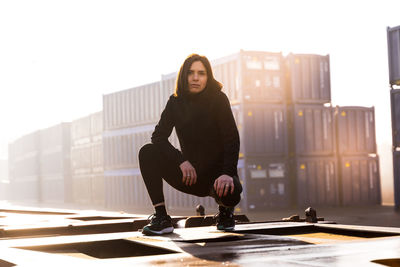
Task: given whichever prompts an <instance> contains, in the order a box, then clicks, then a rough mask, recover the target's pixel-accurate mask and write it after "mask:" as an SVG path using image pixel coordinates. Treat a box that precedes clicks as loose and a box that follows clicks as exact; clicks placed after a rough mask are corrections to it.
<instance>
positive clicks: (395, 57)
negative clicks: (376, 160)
mask: <svg viewBox="0 0 400 267" xmlns="http://www.w3.org/2000/svg"><path fill="white" fill-rule="evenodd" d="M387 39H388V56H389V58H388V62H389V84H390V102H391V111H392V112H391V113H392V153H393V178H394V204H395V208H396V210H400V26H397V27H393V28H390V27H387Z"/></svg>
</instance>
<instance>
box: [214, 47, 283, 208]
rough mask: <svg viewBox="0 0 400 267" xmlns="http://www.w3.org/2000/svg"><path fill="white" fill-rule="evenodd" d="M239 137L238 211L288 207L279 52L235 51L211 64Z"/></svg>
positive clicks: (281, 62)
mask: <svg viewBox="0 0 400 267" xmlns="http://www.w3.org/2000/svg"><path fill="white" fill-rule="evenodd" d="M213 69H214V74H215V77H216V79H217V80H219V81H221V82H222V83H223V84H224V88H223V90H224V92H225V93H226V94H227V95H228V97H229V99H230V101H231V105H232V111H233V114H234V117H235V120H236V123H237V126H238V130H239V135H240V138H241V140H240V143H241V147H240V160H239V164H238V169H239V177H240V179H241V182H242V184H243V194H242V196H243V197H242V201H241V207H242V209H243V210H244V211H246V210H263V209H266V208H269V207H286V206H288V205H289V199H290V197H289V196H290V190H289V172H288V171H287V170H288V140H287V118H286V103H285V68H284V60H283V56H282V54H281V53H269V52H257V51H240V52H239V53H237V54H234V55H231V56H229V57H225V58H221V59H218V60H216V61H214V62H213Z"/></svg>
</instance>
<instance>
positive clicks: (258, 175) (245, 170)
mask: <svg viewBox="0 0 400 267" xmlns="http://www.w3.org/2000/svg"><path fill="white" fill-rule="evenodd" d="M241 161H242V162H240V163H239V165H240V166H239V170H240V171H239V176H240V177H239V178H240V180H241V181H242V184H243V193H242V196H243V199H242V201H241V205H242V207H243V210H244V211H246V210H250V211H251V210H266V209H268V208H283V207H289V205H290V203H291V188H290V179H289V162H288V159H287V158H284V157H246V158H244V159H242V160H241ZM241 165H243V166H241Z"/></svg>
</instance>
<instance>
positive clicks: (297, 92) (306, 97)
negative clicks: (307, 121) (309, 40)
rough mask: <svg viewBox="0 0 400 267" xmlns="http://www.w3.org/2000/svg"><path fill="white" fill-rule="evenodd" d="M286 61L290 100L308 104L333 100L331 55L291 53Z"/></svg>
mask: <svg viewBox="0 0 400 267" xmlns="http://www.w3.org/2000/svg"><path fill="white" fill-rule="evenodd" d="M286 62H287V64H286V65H287V72H288V76H289V82H288V87H287V89H288V100H289V102H292V103H307V104H311V103H314V104H323V103H330V102H331V79H330V66H329V55H326V56H321V55H314V54H289V55H288V56H287V57H286Z"/></svg>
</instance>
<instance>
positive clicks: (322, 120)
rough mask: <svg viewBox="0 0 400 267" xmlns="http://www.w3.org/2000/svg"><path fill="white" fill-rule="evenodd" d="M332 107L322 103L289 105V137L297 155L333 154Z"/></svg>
mask: <svg viewBox="0 0 400 267" xmlns="http://www.w3.org/2000/svg"><path fill="white" fill-rule="evenodd" d="M333 117H334V108H332V107H324V106H323V105H312V104H309V105H306V104H294V105H291V106H290V119H291V120H292V122H291V123H290V125H291V130H290V138H291V139H293V141H292V142H291V143H293V144H292V145H293V148H291V151H293V152H294V153H295V154H296V155H297V156H318V155H325V156H329V155H334V154H335V152H336V140H335V139H336V136H335V134H336V133H335V125H334V120H333Z"/></svg>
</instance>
